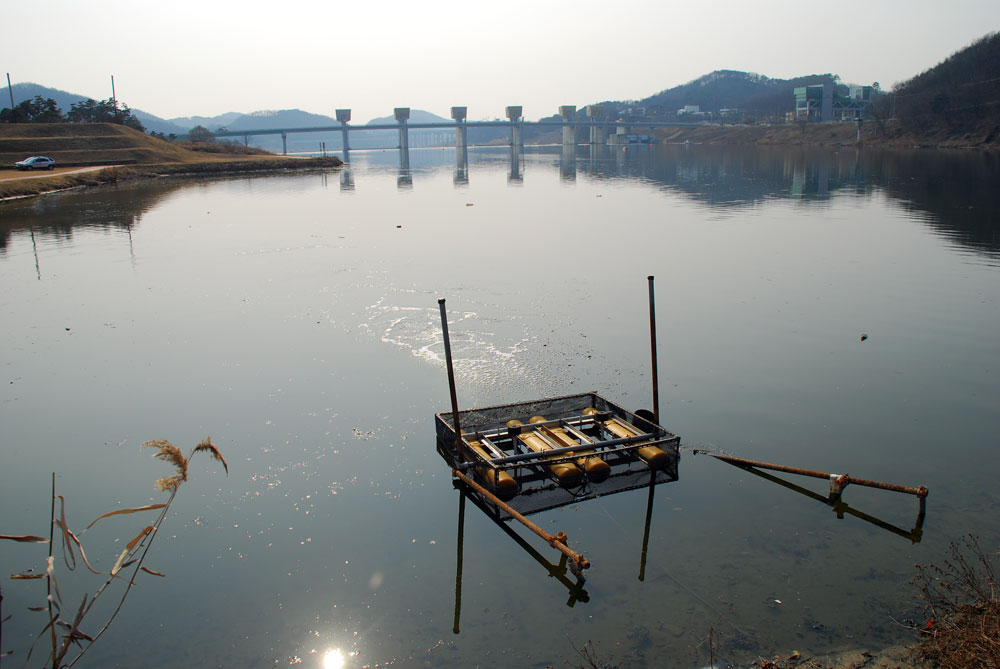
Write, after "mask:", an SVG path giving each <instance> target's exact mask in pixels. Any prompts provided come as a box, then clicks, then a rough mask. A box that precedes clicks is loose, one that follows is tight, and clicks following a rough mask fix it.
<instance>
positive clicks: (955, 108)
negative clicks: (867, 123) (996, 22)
mask: <svg viewBox="0 0 1000 669" xmlns="http://www.w3.org/2000/svg"><path fill="white" fill-rule="evenodd" d="M878 114H879V116H880V117H881V118H883V119H895V122H896V123H895V127H896V131H897V132H900V133H905V134H911V135H924V136H928V137H932V138H933V137H962V136H965V137H967V138H968V139H969V140H973V141H975V140H978V141H982V142H986V143H996V141H997V139H998V135H1000V33H991V34H989V35H986V36H985V37H983V38H982V39H980V40H978V41H976V42H974V43H973V44H971V45H970V46H968V47H966V48H965V49H962V50H961V51H959V52H957V53H955V54H953V55H952V56H950V57H949V58H948V59H946V60H945V61H944V62H942V63H940V64H938V65H937V66H935V67H933V68H931V69H929V70H927V71H926V72H923V73H921V74H918V75H917V76H915V77H913V78H912V79H910V80H908V81H905V82H903V83H902V84H899V85H898V86H896V88H895V90H894V91H893V93H892V94H890V95H887V96H885V97H884V98H882V100H881V101H880V102H879V104H878Z"/></svg>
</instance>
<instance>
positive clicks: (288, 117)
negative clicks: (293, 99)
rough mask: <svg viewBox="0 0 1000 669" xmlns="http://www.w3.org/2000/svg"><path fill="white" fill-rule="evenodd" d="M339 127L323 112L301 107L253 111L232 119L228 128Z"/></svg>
mask: <svg viewBox="0 0 1000 669" xmlns="http://www.w3.org/2000/svg"><path fill="white" fill-rule="evenodd" d="M317 126H326V127H329V126H336V127H338V128H339V127H340V122H339V121H337V120H336V119H334V118H330V117H329V116H324V115H323V114H311V113H309V112H305V111H302V110H301V109H282V110H280V111H278V110H269V111H255V112H252V113H250V114H243V115H241V116H238V117H236V118H234V119H232V120H231V121H230V122H229V125H228V126H227V127H228V128H229V129H230V130H233V131H235V130H261V129H265V128H311V127H317Z"/></svg>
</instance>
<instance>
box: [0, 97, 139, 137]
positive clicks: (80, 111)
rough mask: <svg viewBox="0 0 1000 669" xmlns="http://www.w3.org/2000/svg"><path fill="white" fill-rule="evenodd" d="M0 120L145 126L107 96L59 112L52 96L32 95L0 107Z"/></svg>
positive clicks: (134, 127) (125, 107)
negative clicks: (13, 103)
mask: <svg viewBox="0 0 1000 669" xmlns="http://www.w3.org/2000/svg"><path fill="white" fill-rule="evenodd" d="M0 123H118V124H120V125H124V126H128V127H129V128H133V129H135V130H138V131H140V132H145V131H146V128H145V127H144V126H143V125H142V122H141V121H140V120H139V119H138V118H136V117H135V116H133V115H132V110H131V109H129V107H128V105H127V104H124V103H121V102H118V101H117V100H113V99H111V98H108V99H107V100H99V101H98V100H93V99H87V100H83V101H81V102H74V103H73V104H72V105H71V106H70V110H69V111H68V112H66V113H65V114H63V112H62V110H61V109H60V108H59V105H58V104H56V101H55V100H53V99H52V98H44V99H43V98H42V96H40V95H36V96H35V97H34V98H33V99H31V100H25V101H24V102H22V103H20V104H18V105H15V106H14V108H13V109H11V108H10V107H4V108H3V109H2V110H0Z"/></svg>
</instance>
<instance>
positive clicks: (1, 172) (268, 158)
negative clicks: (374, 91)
mask: <svg viewBox="0 0 1000 669" xmlns="http://www.w3.org/2000/svg"><path fill="white" fill-rule="evenodd" d="M39 155H41V156H49V157H50V158H53V159H54V160H55V161H56V165H57V166H61V165H63V166H64V165H69V164H77V165H94V164H98V165H102V164H103V165H108V164H115V165H113V166H109V167H104V168H102V169H99V170H93V171H87V172H76V173H62V172H60V171H58V170H57V171H56V173H54V174H46V175H45V176H38V174H39V173H37V172H35V173H31V174H28V173H25V174H24V178H10V177H19V176H20V173H18V172H15V171H13V164H14V163H15V162H16V161H18V160H22V159H24V158H27V157H28V156H39ZM341 164H342V163H341V161H340V159H339V158H336V157H328V158H288V157H284V156H275V155H272V154H268V153H263V152H253V151H245V150H243V149H242V147H239V146H231V145H229V146H227V145H214V146H213V145H205V144H201V145H198V144H193V143H189V142H168V141H166V140H162V139H157V138H156V137H151V136H149V135H146V134H143V133H141V132H138V131H136V130H132V129H131V128H126V127H124V126H120V125H114V124H109V123H86V124H78V123H14V124H0V179H3V180H0V198H5V197H16V196H25V195H36V194H39V193H45V192H50V191H55V190H62V189H66V188H76V187H80V186H92V185H98V184H102V183H112V182H121V181H128V180H133V179H146V178H155V177H159V176H164V175H181V174H192V175H197V174H238V173H245V172H261V171H283V170H302V169H310V168H324V167H326V168H329V167H337V166H339V165H341Z"/></svg>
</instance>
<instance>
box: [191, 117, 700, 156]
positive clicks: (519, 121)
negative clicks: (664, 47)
mask: <svg viewBox="0 0 1000 669" xmlns="http://www.w3.org/2000/svg"><path fill="white" fill-rule="evenodd" d="M521 109H522V108H521V107H519V106H510V107H507V108H506V110H505V111H506V115H507V120H506V121H503V120H494V121H467V120H466V111H467V108H466V107H452V108H451V117H452V119H453V120H452V121H438V122H431V123H410V122H409V118H410V108H409V107H397V108H396V109H395V110H394V114H395V117H396V122H395V123H376V124H370V125H364V126H351V125H350V124H349V122H350V120H351V110H350V109H338V110H337V121H338V122H339V125H331V126H312V127H307V128H261V129H254V130H219V131H217V132H216V133H215V136H216V137H243V139H244V142H247V143H249V139H250V137H252V136H258V135H281V144H282V153H285V154H287V153H288V135H289V134H290V133H306V132H337V131H340V132H341V134H342V141H343V145H342V146H343V151H344V153H345V154H346V153H347V152H348V151H350V141H349V139H348V134H349V133H350V132H366V131H370V130H398V131H399V148H400V149H402V150H406V149H408V148H409V146H410V141H409V131H410V130H411V129H412V130H425V129H447V130H454V131H455V146H456V147H457V148H461V147H463V146H468V130H469V128H510V145H511V146H518V145H521V144H522V143H523V142H522V139H521V136H522V130H523V128H525V127H536V128H553V129H555V128H561V129H562V143H563V144H564V145H573V144H576V130H577V128H588V129H589V130H590V142H589V143H590V144H604V143H614V141H613V140H611V139H610V136H609V134H610V131H611V130H612V129H614V134H615V135H619V136H627V135H630V134H632V133H633V131H634V130H635V129H636V128H650V129H651V128H657V127H666V126H674V127H695V126H699V125H702V123H701V122H692V121H653V120H645V119H636V120H629V121H618V120H615V121H612V120H610V119H608V118H607V117H606V116H605V115H604V109H603V107H602V106H601V105H590V106H588V107H586V109H585V112H586V120H582V119H578V118H577V115H576V107H573V106H562V107H560V108H559V115H560V116H561V117H562V119H561V120H558V121H556V120H552V121H525V120H524V119H523V118H522V116H521ZM180 139H188V137H187V136H186V135H182V136H181V137H180Z"/></svg>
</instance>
